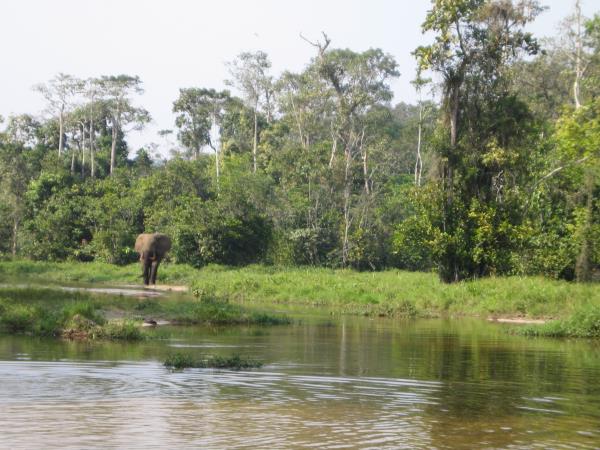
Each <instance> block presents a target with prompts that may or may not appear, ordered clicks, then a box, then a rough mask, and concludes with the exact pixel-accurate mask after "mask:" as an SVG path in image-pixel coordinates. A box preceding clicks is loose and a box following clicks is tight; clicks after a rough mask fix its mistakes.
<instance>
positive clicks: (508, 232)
mask: <svg viewBox="0 0 600 450" xmlns="http://www.w3.org/2000/svg"><path fill="white" fill-rule="evenodd" d="M432 3H433V8H432V9H431V10H430V11H429V13H428V15H427V18H426V20H425V23H424V24H423V32H434V33H435V38H434V39H435V40H434V43H433V44H431V45H429V46H422V47H419V48H417V50H416V51H415V55H416V56H417V59H418V63H419V69H420V70H421V71H425V70H432V71H433V72H434V73H438V74H440V75H441V77H442V92H443V99H442V107H443V109H442V111H443V114H444V119H445V124H446V125H445V127H447V128H448V129H449V133H448V135H447V138H446V137H443V136H440V141H439V142H438V152H439V154H440V161H439V164H440V168H439V169H438V171H439V174H440V183H441V186H442V191H443V192H444V196H445V200H444V208H443V211H444V212H443V221H442V228H441V234H440V237H439V240H438V245H439V247H438V253H437V254H438V258H439V259H438V264H439V268H440V275H441V278H442V279H443V280H444V281H448V282H450V281H457V280H459V279H462V278H469V277H474V276H482V275H487V274H490V273H498V272H502V271H506V270H509V267H510V263H509V261H510V259H511V255H510V253H509V252H505V251H504V250H506V249H510V248H514V247H513V246H512V245H509V244H511V243H512V241H513V240H514V239H516V237H515V236H516V235H518V233H516V230H517V229H518V227H519V224H520V222H521V221H522V215H520V214H518V211H519V208H518V207H517V205H518V204H519V200H518V198H517V197H516V194H517V192H518V184H519V182H520V181H521V179H522V178H523V177H525V176H526V170H525V169H526V168H527V166H528V161H527V160H526V159H525V160H524V159H523V158H524V157H525V156H526V153H525V152H524V151H523V148H525V147H526V146H528V145H531V142H529V138H530V137H531V136H532V135H533V133H532V131H533V129H532V120H531V117H530V114H529V112H528V110H527V108H526V107H525V106H524V104H523V103H522V102H521V101H519V100H518V99H517V98H516V97H515V96H514V95H513V94H512V93H511V91H510V89H509V83H508V76H507V74H508V72H509V70H508V68H509V67H510V64H511V62H512V61H514V60H515V58H516V56H517V55H518V54H519V53H525V54H535V53H536V52H537V51H538V50H539V46H538V43H537V41H536V40H535V39H534V38H533V37H532V35H531V34H530V33H528V32H525V31H524V26H525V25H526V24H527V23H528V22H529V21H531V20H532V19H533V18H534V17H535V16H536V15H537V14H538V13H539V12H540V11H541V7H540V6H539V5H538V3H537V2H536V1H521V2H519V3H516V4H515V3H513V2H512V1H503V0H494V1H484V0H460V1H456V2H445V1H442V0H433V1H432ZM513 188H514V189H513ZM515 208H516V209H515Z"/></svg>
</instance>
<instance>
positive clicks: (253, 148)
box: [252, 105, 258, 173]
mask: <svg viewBox="0 0 600 450" xmlns="http://www.w3.org/2000/svg"><path fill="white" fill-rule="evenodd" d="M257 107H258V105H256V106H255V108H254V143H253V146H252V170H253V172H254V173H256V153H257V147H258V112H257V110H256V108H257Z"/></svg>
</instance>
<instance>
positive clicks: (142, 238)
mask: <svg viewBox="0 0 600 450" xmlns="http://www.w3.org/2000/svg"><path fill="white" fill-rule="evenodd" d="M147 240H148V234H147V233H142V234H140V235H139V236H138V237H137V239H136V240H135V245H134V247H133V248H134V249H135V251H136V252H138V253H140V254H141V253H142V252H143V251H144V245H145V242H146V241H147Z"/></svg>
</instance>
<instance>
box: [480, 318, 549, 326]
mask: <svg viewBox="0 0 600 450" xmlns="http://www.w3.org/2000/svg"><path fill="white" fill-rule="evenodd" d="M488 322H498V323H513V324H517V325H543V324H545V323H546V322H547V320H544V319H528V318H526V317H488Z"/></svg>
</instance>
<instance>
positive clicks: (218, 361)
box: [164, 353, 263, 370]
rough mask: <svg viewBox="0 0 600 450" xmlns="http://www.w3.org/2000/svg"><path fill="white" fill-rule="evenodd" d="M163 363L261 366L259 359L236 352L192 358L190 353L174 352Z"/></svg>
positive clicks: (183, 366)
mask: <svg viewBox="0 0 600 450" xmlns="http://www.w3.org/2000/svg"><path fill="white" fill-rule="evenodd" d="M164 365H165V367H168V368H170V369H186V368H197V369H230V370H244V369H255V368H259V367H262V365H263V364H262V362H260V361H256V360H253V359H250V358H247V357H242V356H240V355H237V354H236V355H232V356H218V355H213V356H200V357H198V358H194V357H193V356H192V355H189V354H186V353H175V354H172V355H169V356H168V357H167V359H166V360H165V362H164Z"/></svg>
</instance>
